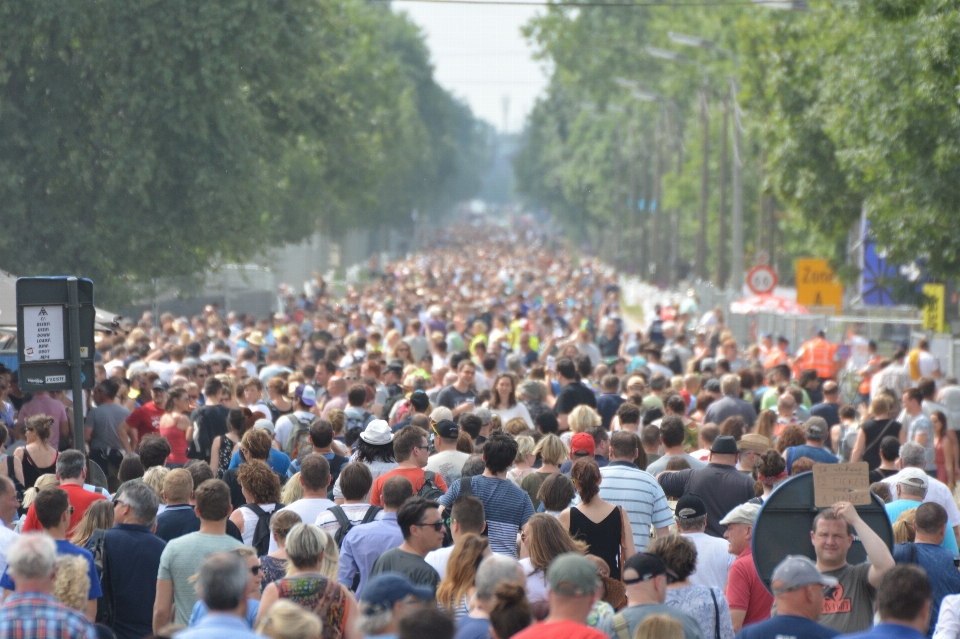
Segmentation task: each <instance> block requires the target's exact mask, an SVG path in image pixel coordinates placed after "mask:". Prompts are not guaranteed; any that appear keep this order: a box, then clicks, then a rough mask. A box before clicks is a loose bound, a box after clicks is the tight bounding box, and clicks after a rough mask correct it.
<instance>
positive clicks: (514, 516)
mask: <svg viewBox="0 0 960 639" xmlns="http://www.w3.org/2000/svg"><path fill="white" fill-rule="evenodd" d="M463 481H470V482H471V483H470V493H471V494H472V495H473V496H474V497H476V498H477V499H479V500H480V501H482V502H483V510H484V515H485V516H486V518H487V536H488V538H489V539H490V549H491V550H492V551H493V552H495V553H497V554H499V555H509V556H511V557H516V556H517V532H518V531H519V530H520V528H522V527H523V525H524V524H525V523H527V520H528V519H530V517H532V516H533V502H531V501H530V495H528V494H527V491H525V490H523V489H522V488H520V487H519V486H517V485H516V484H514V483H513V482H511V481H510V480H509V479H500V478H498V477H486V476H484V475H475V476H473V477H469V478H468V479H467V480H462V479H458V480H456V481H455V482H453V484H452V485H451V486H450V487H449V488H448V489H447V492H446V493H445V494H444V495H443V496H442V497H440V499H438V500H437V501H439V502H440V504H441V505H443V507H444V508H447V509H449V508H452V507H453V502H455V501H457V499H458V498H459V497H460V484H461V482H463Z"/></svg>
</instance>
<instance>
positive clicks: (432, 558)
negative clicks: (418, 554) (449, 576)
mask: <svg viewBox="0 0 960 639" xmlns="http://www.w3.org/2000/svg"><path fill="white" fill-rule="evenodd" d="M452 553H453V546H447V547H446V548H437V549H436V550H431V551H430V552H428V553H427V556H426V557H424V558H423V560H424V561H425V562H427V563H428V564H430V565H431V566H433V569H434V570H436V571H437V574H438V575H440V579H441V580H443V576H444V575H445V574H446V573H447V562H448V561H450V555H451V554H452Z"/></svg>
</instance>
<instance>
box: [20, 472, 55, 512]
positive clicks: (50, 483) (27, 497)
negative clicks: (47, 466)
mask: <svg viewBox="0 0 960 639" xmlns="http://www.w3.org/2000/svg"><path fill="white" fill-rule="evenodd" d="M59 485H60V482H59V481H58V480H57V476H56V475H52V474H47V475H40V477H38V478H37V481H36V482H35V483H34V485H33V488H28V489H27V491H26V492H25V493H23V509H24V510H26V509H27V508H29V507H30V504H32V503H33V500H34V499H36V498H37V495H38V494H40V491H43V490H49V489H51V488H56V487H57V486H59ZM24 519H25V518H21V519H20V522H18V523H21V522H23V520H24Z"/></svg>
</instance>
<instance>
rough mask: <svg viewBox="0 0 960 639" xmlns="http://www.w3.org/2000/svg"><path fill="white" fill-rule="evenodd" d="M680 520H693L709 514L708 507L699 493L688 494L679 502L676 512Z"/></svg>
mask: <svg viewBox="0 0 960 639" xmlns="http://www.w3.org/2000/svg"><path fill="white" fill-rule="evenodd" d="M675 513H676V515H677V517H678V518H679V519H693V518H695V517H702V516H704V515H706V514H707V505H706V504H704V503H703V500H702V499H700V495H698V494H697V493H687V494H686V495H684V496H683V497H681V498H680V500H679V501H678V502H677V509H676V511H675Z"/></svg>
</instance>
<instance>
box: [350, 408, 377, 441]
mask: <svg viewBox="0 0 960 639" xmlns="http://www.w3.org/2000/svg"><path fill="white" fill-rule="evenodd" d="M345 417H346V424H345V427H344V429H343V432H344V435H347V433H351V432H353V435H352V438H353V441H356V439H357V437H359V436H360V433H362V432H363V430H364V429H365V428H366V427H367V424H369V423H370V422H372V421H373V413H368V412H367V411H363V414H362V415H361V416H360V417H357V416H355V415H346V414H345Z"/></svg>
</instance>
